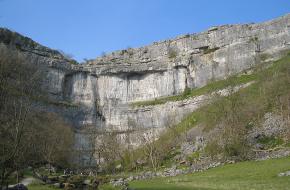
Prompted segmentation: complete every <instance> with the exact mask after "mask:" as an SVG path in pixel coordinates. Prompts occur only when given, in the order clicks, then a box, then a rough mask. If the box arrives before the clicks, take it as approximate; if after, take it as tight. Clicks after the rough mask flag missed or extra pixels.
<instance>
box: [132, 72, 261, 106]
mask: <svg viewBox="0 0 290 190" xmlns="http://www.w3.org/2000/svg"><path fill="white" fill-rule="evenodd" d="M256 78H257V75H255V74H249V75H246V74H243V75H239V76H238V75H237V76H233V77H230V78H228V79H226V80H219V81H214V82H211V83H209V84H207V85H206V86H204V87H201V88H196V89H185V91H184V92H183V93H182V94H179V95H175V96H167V97H162V98H157V99H154V100H148V101H139V102H133V103H132V106H136V107H138V106H152V105H158V104H165V103H166V102H172V101H180V100H185V99H188V98H190V97H194V96H199V95H203V94H207V93H211V92H214V91H216V90H219V89H223V88H226V87H228V86H230V85H233V84H234V85H239V84H244V83H247V82H251V81H254V80H256Z"/></svg>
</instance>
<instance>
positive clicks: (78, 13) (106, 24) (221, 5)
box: [0, 0, 290, 61]
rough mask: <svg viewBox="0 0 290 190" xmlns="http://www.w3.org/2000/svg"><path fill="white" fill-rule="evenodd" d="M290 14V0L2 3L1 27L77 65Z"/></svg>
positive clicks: (31, 0)
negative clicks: (106, 54) (105, 55)
mask: <svg viewBox="0 0 290 190" xmlns="http://www.w3.org/2000/svg"><path fill="white" fill-rule="evenodd" d="M286 13H290V0H239V1H238V0H198V1H197V0H0V27H7V28H9V29H12V30H14V31H17V32H19V33H21V34H23V35H25V36H28V37H30V38H32V39H33V40H35V41H37V42H39V43H41V44H43V45H45V46H48V47H50V48H54V49H59V50H63V51H64V52H66V53H68V54H72V55H73V56H74V58H75V59H77V60H78V61H81V60H83V59H84V58H87V59H91V58H95V57H96V56H99V55H100V54H102V53H103V52H111V51H114V50H120V49H125V48H128V47H140V46H143V45H146V44H151V43H152V42H154V41H160V40H165V39H168V38H172V37H175V36H177V35H180V34H186V33H196V32H200V31H203V30H206V29H207V28H209V27H211V26H214V25H222V24H236V23H249V22H261V21H265V20H269V19H272V18H276V17H279V16H282V15H284V14H286Z"/></svg>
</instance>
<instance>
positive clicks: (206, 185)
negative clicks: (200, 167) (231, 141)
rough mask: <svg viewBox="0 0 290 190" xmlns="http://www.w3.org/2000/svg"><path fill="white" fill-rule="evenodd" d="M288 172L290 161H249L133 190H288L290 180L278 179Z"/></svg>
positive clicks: (144, 183)
mask: <svg viewBox="0 0 290 190" xmlns="http://www.w3.org/2000/svg"><path fill="white" fill-rule="evenodd" d="M287 170H290V158H282V159H272V160H266V161H248V162H241V163H237V164H232V165H226V166H222V167H218V168H214V169H210V170H207V171H205V172H200V173H195V174H190V175H181V176H177V177H168V178H158V179H153V180H144V181H133V182H131V183H130V187H132V188H133V189H135V190H287V189H290V176H289V177H278V176H277V174H278V173H281V172H284V171H287Z"/></svg>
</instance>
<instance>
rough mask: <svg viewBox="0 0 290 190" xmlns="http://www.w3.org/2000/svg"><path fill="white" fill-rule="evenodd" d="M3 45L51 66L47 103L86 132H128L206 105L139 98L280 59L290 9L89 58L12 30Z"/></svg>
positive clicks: (2, 34)
mask: <svg viewBox="0 0 290 190" xmlns="http://www.w3.org/2000/svg"><path fill="white" fill-rule="evenodd" d="M0 43H1V44H2V46H5V47H8V48H12V49H16V50H18V51H19V52H21V53H22V54H23V55H25V56H26V57H27V59H29V60H31V62H33V63H35V64H36V65H45V68H46V72H47V76H45V77H46V81H47V82H46V83H45V87H46V89H47V92H48V94H49V96H50V99H51V104H49V105H45V106H44V107H45V109H48V110H51V111H55V112H58V113H61V114H62V115H63V116H64V117H65V118H66V119H67V121H69V122H71V123H72V124H73V125H74V126H75V127H76V129H77V130H78V131H82V129H84V128H86V126H95V127H103V128H105V129H108V130H118V131H120V132H122V131H125V130H126V129H128V128H132V127H135V126H138V127H144V128H146V129H150V128H162V127H165V125H166V122H168V120H169V118H172V117H173V115H174V117H177V118H178V119H177V120H176V122H178V121H179V120H180V118H182V117H183V116H185V115H186V114H188V113H189V112H191V111H193V110H194V109H196V108H197V107H198V105H199V99H198V98H193V99H191V100H188V101H181V102H174V103H167V104H165V105H156V106H148V107H132V106H130V104H131V103H132V102H135V101H145V100H151V99H155V98H158V97H163V96H171V95H176V94H180V93H182V92H183V91H184V90H185V89H186V88H198V87H202V86H204V85H206V84H207V83H209V82H211V81H213V80H220V79H225V78H227V77H229V76H231V75H233V74H236V73H240V72H243V71H245V70H248V69H250V68H252V67H254V66H255V64H257V63H260V62H264V61H267V60H269V59H276V58H278V57H279V55H280V52H281V51H283V50H286V49H290V15H289V14H288V15H285V16H283V17H280V18H277V19H274V20H271V21H268V22H264V23H259V24H243V25H224V26H218V27H212V28H210V29H208V30H207V31H205V32H202V33H199V34H187V35H184V36H180V37H177V38H175V39H171V40H166V41H161V42H156V43H153V44H152V45H148V46H145V47H141V48H129V49H127V50H121V51H116V52H112V53H110V54H107V55H105V56H102V57H99V58H97V59H95V60H90V61H87V62H86V63H83V64H77V63H76V61H74V60H72V59H68V58H66V57H65V56H63V55H62V54H61V53H59V52H58V51H55V50H51V49H49V48H46V47H44V46H41V45H39V44H38V43H36V42H34V41H32V40H31V39H29V38H26V37H23V36H21V35H20V34H18V33H14V32H11V31H9V30H7V29H0ZM176 115H177V116H176Z"/></svg>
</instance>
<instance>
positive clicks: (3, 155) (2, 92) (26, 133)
mask: <svg viewBox="0 0 290 190" xmlns="http://www.w3.org/2000/svg"><path fill="white" fill-rule="evenodd" d="M42 74H43V73H42V69H41V68H39V69H36V68H35V66H33V65H31V64H30V63H27V62H26V61H25V59H24V57H22V56H21V55H19V54H17V52H14V51H12V50H7V49H6V48H3V47H0V139H1V141H0V182H1V183H0V187H3V186H4V185H7V182H8V181H7V179H8V178H9V176H10V175H11V174H12V173H13V172H16V173H19V171H20V170H21V169H23V168H25V167H27V166H34V165H35V164H39V163H59V164H62V163H64V162H66V161H67V157H68V156H69V154H68V150H69V147H70V145H71V143H70V142H71V139H72V136H71V135H70V134H72V133H70V128H69V127H68V126H67V125H66V124H65V123H64V121H63V120H62V119H61V118H59V117H57V116H56V115H55V114H50V113H45V112H41V111H39V110H37V106H38V102H37V100H39V99H43V98H44V95H43V94H44V93H43V90H42V88H41V85H42V79H43V77H42ZM56 131H57V133H55V132H56ZM52 146H53V147H52ZM65 151H67V152H65ZM17 176H19V175H17ZM17 180H19V178H18V179H17Z"/></svg>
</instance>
